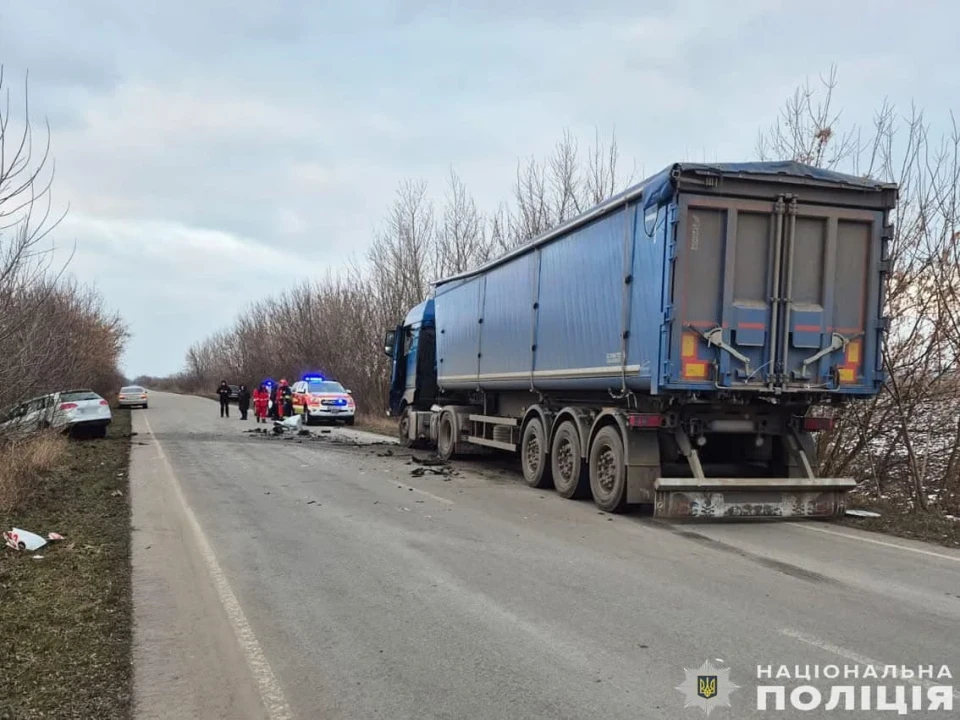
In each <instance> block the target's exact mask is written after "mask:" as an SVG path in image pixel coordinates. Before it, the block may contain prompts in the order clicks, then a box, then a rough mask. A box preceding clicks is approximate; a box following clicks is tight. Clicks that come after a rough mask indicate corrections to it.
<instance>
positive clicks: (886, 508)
mask: <svg viewBox="0 0 960 720" xmlns="http://www.w3.org/2000/svg"><path fill="white" fill-rule="evenodd" d="M847 507H854V508H858V509H860V510H872V511H873V512H877V513H880V517H878V518H854V517H850V516H847V517H844V518H842V519H841V520H840V524H841V525H846V526H848V527H855V528H859V529H861V530H869V531H871V532H877V533H884V534H886V535H894V536H896V537H902V538H909V539H911V540H922V541H924V542H928V543H933V544H935V545H943V546H945V547H952V548H960V520H955V519H954V518H956V517H960V515H951V514H950V513H942V512H937V511H934V510H930V511H926V512H922V511H916V512H914V511H911V510H910V509H908V508H905V507H904V503H895V502H890V501H887V502H884V501H878V500H873V499H869V498H864V497H863V496H855V497H852V498H850V499H849V500H848V501H847Z"/></svg>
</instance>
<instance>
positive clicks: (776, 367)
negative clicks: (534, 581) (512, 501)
mask: <svg viewBox="0 0 960 720" xmlns="http://www.w3.org/2000/svg"><path fill="white" fill-rule="evenodd" d="M897 197H898V188H897V186H896V185H895V184H892V183H884V182H878V181H874V180H870V179H865V178H861V177H854V176H850V175H844V174H840V173H836V172H832V171H828V170H824V169H820V168H815V167H810V166H806V165H802V164H799V163H796V162H746V163H721V164H692V163H691V164H688V163H677V164H673V165H671V166H668V167H666V168H665V169H664V170H662V171H661V172H659V173H657V174H656V175H653V176H651V177H650V178H648V179H646V180H644V181H643V182H641V183H639V184H637V185H635V186H633V187H631V188H629V189H627V190H626V191H624V192H622V193H620V194H618V195H616V196H615V197H612V198H611V199H609V200H607V201H605V202H603V203H601V204H599V205H597V206H596V207H594V208H592V209H590V210H589V211H587V212H585V213H583V214H582V215H580V216H579V217H576V218H574V219H572V220H569V221H568V222H565V223H564V224H562V225H560V226H559V227H556V228H555V229H553V230H550V231H549V232H547V233H545V234H543V235H541V236H539V237H536V238H534V239H532V240H531V241H529V242H527V243H525V244H523V245H522V246H520V247H518V248H517V249H516V250H514V251H512V252H509V253H507V254H505V255H503V256H502V257H499V258H497V259H496V260H494V261H492V262H489V263H487V264H486V265H484V266H482V267H479V268H477V269H475V270H472V271H469V272H463V273H461V274H458V275H455V276H453V277H447V278H443V279H441V280H439V281H436V282H435V283H433V286H432V289H431V291H430V293H429V297H427V298H426V299H425V300H424V301H423V302H421V303H420V304H418V305H416V306H415V307H413V308H412V309H411V310H410V311H409V312H408V313H407V315H406V317H405V318H404V319H403V321H402V322H400V323H399V324H398V325H397V326H396V327H395V328H394V329H392V330H389V331H387V333H386V335H385V338H384V351H385V352H386V354H387V355H388V356H389V358H390V367H391V371H390V372H391V375H390V393H389V409H388V411H387V412H388V414H389V415H391V416H394V417H396V418H397V419H398V432H399V437H400V441H401V443H402V444H403V445H405V446H408V447H423V448H434V449H435V450H436V453H437V455H439V456H440V457H441V458H442V459H444V460H449V459H450V458H454V457H456V456H459V455H478V454H479V455H481V456H482V455H484V454H489V453H503V452H505V453H515V454H519V459H520V465H521V467H522V469H523V477H524V480H525V482H526V483H527V484H528V485H530V486H532V487H534V488H548V487H551V486H552V487H553V488H555V489H556V491H557V492H558V493H559V494H560V495H561V496H563V497H565V498H577V497H585V496H592V498H593V502H594V503H595V504H596V506H597V507H598V508H599V509H600V510H602V511H605V512H611V513H615V512H621V511H623V510H624V509H626V508H628V507H632V506H637V505H641V506H647V507H648V509H651V510H652V514H653V515H654V516H655V517H663V518H696V519H738V518H758V517H779V518H833V517H837V516H839V515H841V514H843V513H844V511H845V505H846V496H847V493H848V491H849V490H850V489H851V488H853V487H855V485H856V482H855V480H854V479H852V478H847V477H843V478H824V477H819V476H818V472H817V466H818V463H817V448H816V434H817V433H819V432H823V431H828V430H830V429H831V428H832V427H833V416H834V415H835V409H836V408H837V407H838V406H842V405H843V404H845V403H848V402H855V401H858V400H863V399H867V398H870V397H871V396H874V395H876V394H877V393H878V392H880V391H881V389H882V385H883V383H884V380H885V376H884V367H883V353H882V348H883V342H884V337H885V331H886V328H887V326H888V321H887V318H886V317H885V316H884V311H883V308H884V285H885V280H886V276H887V275H888V273H889V271H890V260H889V257H888V245H889V242H890V240H891V237H892V233H893V226H892V224H891V214H892V212H893V210H894V209H895V208H896V203H897Z"/></svg>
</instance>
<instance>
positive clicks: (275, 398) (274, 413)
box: [270, 383, 280, 420]
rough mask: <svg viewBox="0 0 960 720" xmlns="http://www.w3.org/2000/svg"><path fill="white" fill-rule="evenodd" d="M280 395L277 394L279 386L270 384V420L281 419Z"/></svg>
mask: <svg viewBox="0 0 960 720" xmlns="http://www.w3.org/2000/svg"><path fill="white" fill-rule="evenodd" d="M279 400H280V395H279V393H277V386H276V385H274V384H273V383H270V419H271V420H279V419H280V403H279Z"/></svg>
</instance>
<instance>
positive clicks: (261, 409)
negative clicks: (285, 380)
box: [253, 383, 270, 422]
mask: <svg viewBox="0 0 960 720" xmlns="http://www.w3.org/2000/svg"><path fill="white" fill-rule="evenodd" d="M269 402H270V393H268V392H267V388H266V387H264V385H263V383H260V387H258V388H257V389H256V390H254V391H253V416H254V417H255V418H256V420H257V422H260V421H261V420H262V421H263V422H266V421H267V404H268V403H269Z"/></svg>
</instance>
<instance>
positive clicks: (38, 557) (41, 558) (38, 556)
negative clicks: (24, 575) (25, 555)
mask: <svg viewBox="0 0 960 720" xmlns="http://www.w3.org/2000/svg"><path fill="white" fill-rule="evenodd" d="M32 558H33V559H34V560H43V555H33V556H32Z"/></svg>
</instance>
